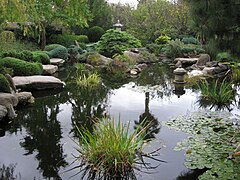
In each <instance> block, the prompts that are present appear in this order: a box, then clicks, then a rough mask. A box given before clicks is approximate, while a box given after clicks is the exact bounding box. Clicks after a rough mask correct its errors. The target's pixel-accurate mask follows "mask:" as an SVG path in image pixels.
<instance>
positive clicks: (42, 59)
mask: <svg viewBox="0 0 240 180" xmlns="http://www.w3.org/2000/svg"><path fill="white" fill-rule="evenodd" d="M32 54H33V61H34V62H39V63H42V64H50V57H49V56H48V55H47V53H46V52H44V51H36V52H32Z"/></svg>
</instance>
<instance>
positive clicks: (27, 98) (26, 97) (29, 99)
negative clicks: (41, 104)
mask: <svg viewBox="0 0 240 180" xmlns="http://www.w3.org/2000/svg"><path fill="white" fill-rule="evenodd" d="M15 95H16V97H17V98H18V101H19V104H23V105H25V104H33V103H34V97H33V96H32V93H31V92H19V93H16V94H15Z"/></svg>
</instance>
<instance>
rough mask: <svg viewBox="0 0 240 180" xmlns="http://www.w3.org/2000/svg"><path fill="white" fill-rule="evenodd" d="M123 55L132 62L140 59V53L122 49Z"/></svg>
mask: <svg viewBox="0 0 240 180" xmlns="http://www.w3.org/2000/svg"><path fill="white" fill-rule="evenodd" d="M123 54H124V56H125V57H127V59H129V60H130V61H131V62H133V64H135V63H137V62H140V61H142V60H141V56H140V54H138V53H136V52H132V51H124V53H123Z"/></svg>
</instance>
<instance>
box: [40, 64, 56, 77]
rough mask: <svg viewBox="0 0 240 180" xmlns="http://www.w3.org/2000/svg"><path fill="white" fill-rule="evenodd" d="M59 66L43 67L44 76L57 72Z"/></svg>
mask: <svg viewBox="0 0 240 180" xmlns="http://www.w3.org/2000/svg"><path fill="white" fill-rule="evenodd" d="M57 70H58V66H56V65H43V74H44V75H52V74H54V73H55V72H57Z"/></svg>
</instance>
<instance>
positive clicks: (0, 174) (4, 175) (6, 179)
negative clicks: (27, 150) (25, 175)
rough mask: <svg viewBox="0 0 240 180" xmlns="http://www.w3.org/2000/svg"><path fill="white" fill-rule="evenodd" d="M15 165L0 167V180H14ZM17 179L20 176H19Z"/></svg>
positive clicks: (15, 177) (15, 176)
mask: <svg viewBox="0 0 240 180" xmlns="http://www.w3.org/2000/svg"><path fill="white" fill-rule="evenodd" d="M15 168H16V165H15V164H10V165H9V166H5V165H4V164H3V165H2V166H0V179H1V180H16V179H17V178H18V176H17V175H14V171H15ZM19 177H21V175H20V174H19Z"/></svg>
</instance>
